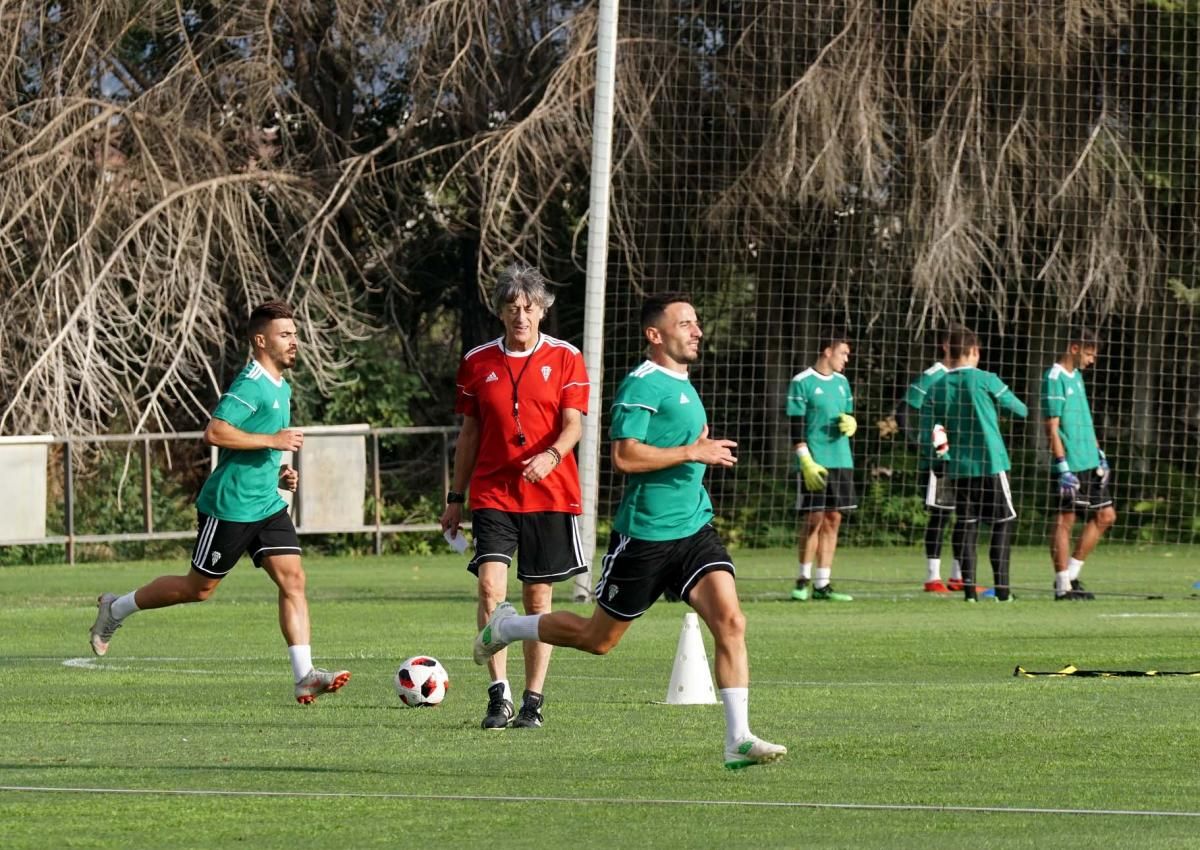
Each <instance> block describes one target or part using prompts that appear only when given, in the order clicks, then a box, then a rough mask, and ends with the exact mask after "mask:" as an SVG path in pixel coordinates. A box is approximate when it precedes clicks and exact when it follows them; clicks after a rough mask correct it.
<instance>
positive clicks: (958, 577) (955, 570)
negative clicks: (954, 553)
mask: <svg viewBox="0 0 1200 850" xmlns="http://www.w3.org/2000/svg"><path fill="white" fill-rule="evenodd" d="M950 579H951V580H952V581H962V564H960V563H959V562H958V558H955V559H954V566H953V567H951V569H950Z"/></svg>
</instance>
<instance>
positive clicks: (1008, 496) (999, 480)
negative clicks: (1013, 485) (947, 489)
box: [954, 472, 1017, 525]
mask: <svg viewBox="0 0 1200 850" xmlns="http://www.w3.org/2000/svg"><path fill="white" fill-rule="evenodd" d="M954 508H955V510H956V511H957V512H958V521H959V522H964V523H970V522H986V523H990V524H992V525H999V524H1000V523H1004V522H1012V521H1013V520H1014V519H1016V518H1017V509H1016V508H1014V507H1013V501H1012V490H1011V489H1010V488H1009V486H1008V474H1007V473H1005V472H997V473H996V474H995V475H981V476H979V477H978V478H956V479H954Z"/></svg>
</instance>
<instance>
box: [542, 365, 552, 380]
mask: <svg viewBox="0 0 1200 850" xmlns="http://www.w3.org/2000/svg"><path fill="white" fill-rule="evenodd" d="M542 380H543V381H548V380H550V367H549V366H543V367H542Z"/></svg>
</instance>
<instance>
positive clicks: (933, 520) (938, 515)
mask: <svg viewBox="0 0 1200 850" xmlns="http://www.w3.org/2000/svg"><path fill="white" fill-rule="evenodd" d="M949 521H950V512H949V511H930V512H929V522H927V523H926V524H925V557H926V558H929V559H931V560H932V559H933V558H941V557H942V538H943V537H944V536H945V531H946V523H948V522H949Z"/></svg>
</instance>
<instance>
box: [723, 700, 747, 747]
mask: <svg viewBox="0 0 1200 850" xmlns="http://www.w3.org/2000/svg"><path fill="white" fill-rule="evenodd" d="M721 704H722V705H724V706H725V749H727V750H732V749H733V748H734V747H736V746H737V745H738V743H739V742H741V741H744V740H745V739H746V738H748V737H749V736H750V689H749V688H721Z"/></svg>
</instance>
